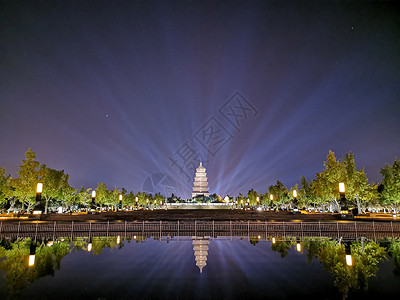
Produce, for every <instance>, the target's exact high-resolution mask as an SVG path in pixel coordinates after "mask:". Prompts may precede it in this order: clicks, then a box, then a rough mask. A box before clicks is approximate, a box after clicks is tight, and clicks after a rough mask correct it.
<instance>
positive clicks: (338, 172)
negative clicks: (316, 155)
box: [312, 150, 377, 210]
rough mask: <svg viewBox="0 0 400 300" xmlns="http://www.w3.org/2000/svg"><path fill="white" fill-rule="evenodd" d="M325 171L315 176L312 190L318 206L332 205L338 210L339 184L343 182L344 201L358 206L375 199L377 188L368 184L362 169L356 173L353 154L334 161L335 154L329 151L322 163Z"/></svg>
mask: <svg viewBox="0 0 400 300" xmlns="http://www.w3.org/2000/svg"><path fill="white" fill-rule="evenodd" d="M324 167H325V169H324V170H322V172H321V173H317V174H316V179H315V180H314V181H313V185H312V188H313V190H314V193H315V195H316V196H317V198H316V199H317V202H319V203H320V204H328V203H330V202H331V203H334V204H335V206H336V209H337V210H339V209H340V207H339V203H338V200H339V199H340V194H339V182H344V184H345V186H346V199H347V200H348V201H350V202H352V203H353V205H355V204H358V207H359V208H360V209H361V203H363V204H364V205H366V204H367V203H368V202H370V201H372V200H373V199H375V198H377V186H376V185H373V184H372V185H370V184H368V179H367V177H366V175H365V172H364V169H361V170H360V171H357V169H356V166H355V163H354V154H352V153H348V154H346V155H345V157H344V159H343V160H342V161H339V160H336V157H335V153H334V152H333V151H331V150H329V153H328V156H327V161H326V162H325V163H324Z"/></svg>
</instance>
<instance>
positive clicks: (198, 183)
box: [192, 162, 210, 198]
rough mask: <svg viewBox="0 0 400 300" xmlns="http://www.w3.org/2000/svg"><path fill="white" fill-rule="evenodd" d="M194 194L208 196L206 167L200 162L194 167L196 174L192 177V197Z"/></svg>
mask: <svg viewBox="0 0 400 300" xmlns="http://www.w3.org/2000/svg"><path fill="white" fill-rule="evenodd" d="M196 196H205V197H209V196H210V194H209V192H208V183H207V173H206V168H204V167H203V165H202V163H201V162H200V165H199V167H198V168H197V169H196V176H195V177H194V183H193V192H192V198H194V197H196Z"/></svg>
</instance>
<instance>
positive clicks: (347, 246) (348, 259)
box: [344, 242, 353, 267]
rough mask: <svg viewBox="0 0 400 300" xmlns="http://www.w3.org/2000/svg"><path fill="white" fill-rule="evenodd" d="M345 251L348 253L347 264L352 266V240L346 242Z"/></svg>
mask: <svg viewBox="0 0 400 300" xmlns="http://www.w3.org/2000/svg"><path fill="white" fill-rule="evenodd" d="M344 251H345V253H346V265H347V266H349V267H351V266H352V265H353V256H352V255H351V248H350V242H345V243H344Z"/></svg>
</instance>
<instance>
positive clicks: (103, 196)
mask: <svg viewBox="0 0 400 300" xmlns="http://www.w3.org/2000/svg"><path fill="white" fill-rule="evenodd" d="M95 202H96V204H99V205H100V208H102V207H103V205H107V204H108V203H109V195H108V189H107V185H106V184H105V183H104V182H99V183H98V185H97V188H96V200H95Z"/></svg>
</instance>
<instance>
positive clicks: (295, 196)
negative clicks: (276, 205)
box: [293, 190, 297, 198]
mask: <svg viewBox="0 0 400 300" xmlns="http://www.w3.org/2000/svg"><path fill="white" fill-rule="evenodd" d="M293 198H297V191H296V190H293Z"/></svg>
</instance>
